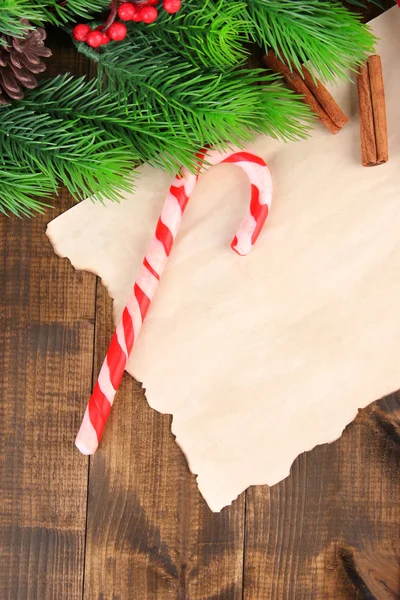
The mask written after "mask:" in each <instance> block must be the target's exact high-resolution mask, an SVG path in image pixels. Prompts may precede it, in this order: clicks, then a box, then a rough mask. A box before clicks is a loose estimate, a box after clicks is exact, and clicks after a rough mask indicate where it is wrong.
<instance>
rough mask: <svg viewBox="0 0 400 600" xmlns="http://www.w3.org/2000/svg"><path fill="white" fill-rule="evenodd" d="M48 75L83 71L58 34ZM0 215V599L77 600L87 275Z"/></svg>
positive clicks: (90, 318)
mask: <svg viewBox="0 0 400 600" xmlns="http://www.w3.org/2000/svg"><path fill="white" fill-rule="evenodd" d="M51 46H52V49H53V59H52V61H50V63H49V69H48V74H50V75H54V74H55V73H56V72H58V70H59V69H61V70H62V71H67V70H72V71H74V72H75V73H77V74H80V73H84V72H86V71H87V66H86V61H84V60H82V58H81V57H78V56H77V54H76V52H75V51H74V50H73V49H72V48H71V45H69V46H68V45H66V44H65V39H64V38H63V35H62V34H61V37H60V35H59V34H57V35H54V36H53V39H52V40H51ZM54 200H55V203H56V204H57V209H54V210H48V211H47V212H46V214H45V215H43V216H36V217H35V218H33V219H31V220H29V219H17V218H15V217H13V218H9V219H7V218H5V217H4V216H1V217H0V257H1V261H0V289H1V295H0V373H1V376H0V423H1V430H0V506H1V508H0V599H1V600H26V599H28V600H81V598H82V586H83V570H84V568H83V565H84V552H85V525H86V502H87V479H88V460H87V459H86V458H84V457H82V456H81V455H79V453H78V452H76V450H75V449H74V446H73V439H74V434H75V432H76V430H77V428H78V426H79V420H80V407H81V398H82V397H87V395H88V393H89V392H90V388H91V379H92V367H93V343H94V314H95V282H96V280H95V277H94V276H92V275H90V274H88V273H76V272H75V271H74V269H73V268H72V267H71V265H70V263H69V262H68V261H67V260H61V259H60V258H58V257H57V256H56V255H55V254H54V253H53V250H52V248H51V246H50V244H49V242H48V239H47V237H46V235H45V230H46V224H47V223H48V222H49V221H50V220H51V219H53V218H55V217H56V216H57V215H58V214H60V213H61V212H63V211H65V210H67V209H68V208H69V207H70V206H72V205H73V201H72V199H71V198H70V196H68V194H66V193H63V194H62V196H61V197H60V198H58V199H54Z"/></svg>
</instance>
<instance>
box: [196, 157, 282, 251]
mask: <svg viewBox="0 0 400 600" xmlns="http://www.w3.org/2000/svg"><path fill="white" fill-rule="evenodd" d="M205 161H206V162H207V163H209V164H210V165H217V164H223V163H231V164H235V165H237V166H238V167H240V168H241V169H243V171H244V172H245V173H246V175H247V176H248V178H249V180H250V185H251V199H250V204H249V207H248V211H247V213H246V216H245V218H244V219H243V221H242V222H241V224H240V226H239V229H238V232H237V234H236V235H235V237H234V238H233V240H232V244H231V248H232V249H233V250H234V251H235V252H237V254H240V256H245V255H246V254H248V253H249V252H250V251H251V249H252V248H253V246H254V244H255V243H256V241H257V239H258V236H259V235H260V233H261V231H262V228H263V226H264V223H265V220H266V218H267V217H268V213H269V210H270V208H271V203H272V191H273V190H272V177H271V173H270V170H269V169H268V166H267V164H266V163H265V162H264V160H263V159H262V158H260V157H259V156H256V155H255V154H251V153H249V152H244V151H242V150H234V151H232V150H230V151H227V152H220V151H218V150H211V151H209V152H208V153H207V154H206V155H205Z"/></svg>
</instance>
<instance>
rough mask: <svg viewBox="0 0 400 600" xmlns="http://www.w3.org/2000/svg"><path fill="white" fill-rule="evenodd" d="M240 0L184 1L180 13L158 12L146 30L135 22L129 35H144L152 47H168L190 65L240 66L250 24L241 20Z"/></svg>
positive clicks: (244, 9) (248, 39)
mask: <svg viewBox="0 0 400 600" xmlns="http://www.w3.org/2000/svg"><path fill="white" fill-rule="evenodd" d="M245 11H246V2H245V1H244V0H242V1H237V2H230V1H227V0H202V1H200V0H185V2H184V4H183V7H182V9H181V11H180V12H179V13H177V14H175V15H169V14H168V13H167V12H166V11H161V12H160V14H159V17H158V19H157V21H156V22H155V23H153V24H152V25H151V26H150V27H149V26H148V25H144V24H141V23H138V24H136V25H135V27H134V28H131V30H132V35H137V34H138V35H141V36H143V35H144V36H146V37H147V38H148V39H150V40H151V43H152V45H153V46H154V45H155V44H158V43H161V44H163V46H166V45H169V46H170V48H171V49H173V50H174V52H176V53H178V54H179V55H181V56H182V57H184V58H185V59H186V60H188V61H190V62H192V63H194V64H196V65H197V64H199V62H200V64H202V65H204V66H216V67H218V68H220V69H222V68H224V67H226V66H233V65H235V64H240V63H243V62H244V61H245V60H246V56H247V55H248V50H247V49H246V47H245V46H244V44H246V43H247V42H249V41H250V39H251V32H252V30H253V25H252V23H251V22H250V21H246V20H245V18H243V13H244V12H245Z"/></svg>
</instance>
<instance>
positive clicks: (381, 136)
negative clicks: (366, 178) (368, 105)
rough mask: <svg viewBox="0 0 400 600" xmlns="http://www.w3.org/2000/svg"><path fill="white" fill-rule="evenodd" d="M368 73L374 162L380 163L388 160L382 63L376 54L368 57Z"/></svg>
mask: <svg viewBox="0 0 400 600" xmlns="http://www.w3.org/2000/svg"><path fill="white" fill-rule="evenodd" d="M368 74H369V83H370V86H371V99H372V112H373V116H374V129H375V144H376V163H377V164H378V165H382V164H383V163H385V162H387V161H388V160H389V148H388V133H387V122H386V102H385V88H384V84H383V74H382V63H381V57H380V56H378V55H377V54H374V55H373V56H370V57H369V61H368Z"/></svg>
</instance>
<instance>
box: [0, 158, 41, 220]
mask: <svg viewBox="0 0 400 600" xmlns="http://www.w3.org/2000/svg"><path fill="white" fill-rule="evenodd" d="M52 191H53V188H52V185H51V183H50V182H49V179H48V178H47V177H46V175H44V174H43V173H41V172H40V171H39V170H36V171H31V170H30V169H27V168H26V167H25V166H22V167H21V166H18V165H16V164H15V162H14V161H13V160H10V159H7V158H5V157H1V158H0V212H1V213H3V214H5V215H10V214H14V215H16V216H24V217H29V216H31V215H32V214H33V213H34V212H41V213H42V212H44V210H45V208H46V207H48V206H49V205H48V204H46V203H45V202H43V199H45V198H48V197H49V196H50V195H51V192H52ZM37 196H40V198H41V199H40V200H39V199H37V198H36V197H37Z"/></svg>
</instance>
